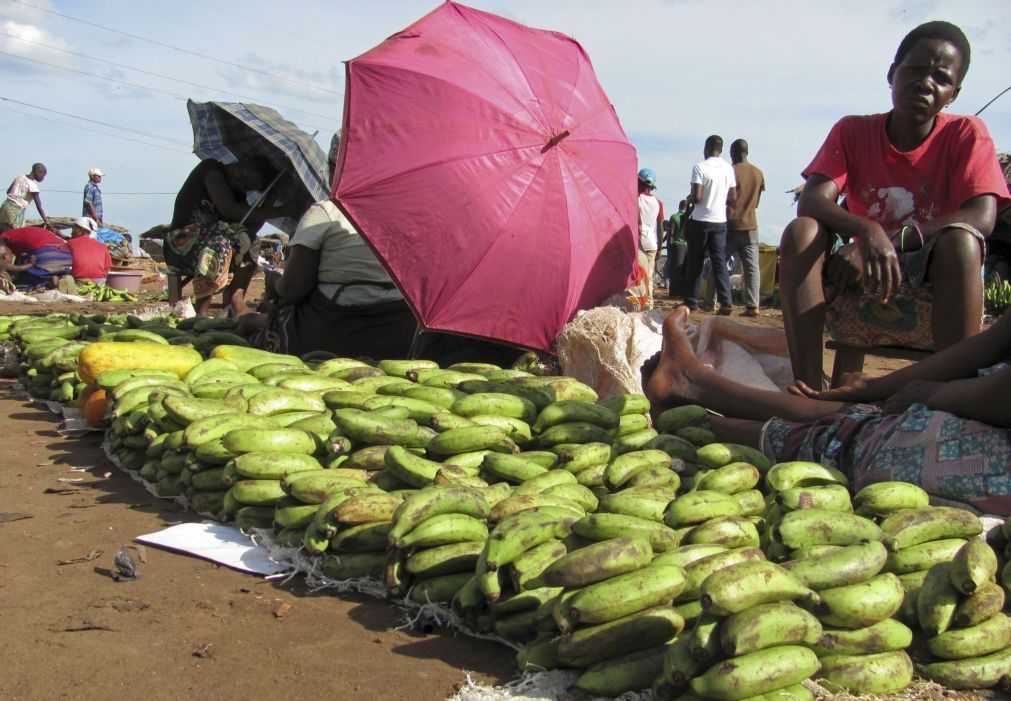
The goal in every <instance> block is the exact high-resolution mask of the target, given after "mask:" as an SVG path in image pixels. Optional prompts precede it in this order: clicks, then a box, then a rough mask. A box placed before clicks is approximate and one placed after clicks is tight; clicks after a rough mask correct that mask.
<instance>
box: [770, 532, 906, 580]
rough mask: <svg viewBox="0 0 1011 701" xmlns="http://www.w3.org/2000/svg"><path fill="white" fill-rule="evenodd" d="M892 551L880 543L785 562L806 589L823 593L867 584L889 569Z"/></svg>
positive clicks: (846, 547) (870, 542) (860, 544)
mask: <svg viewBox="0 0 1011 701" xmlns="http://www.w3.org/2000/svg"><path fill="white" fill-rule="evenodd" d="M887 558H888V551H887V550H885V546H884V545H882V544H881V543H880V542H878V541H876V540H872V541H868V542H866V543H857V544H855V545H847V546H845V547H841V548H839V549H838V550H833V551H830V552H827V553H825V554H822V555H817V556H814V557H806V558H802V559H799V560H790V561H789V562H784V563H783V565H782V566H783V567H784V568H785V569H786V570H788V571H789V572H790V574H792V575H793V576H794V577H796V578H797V579H798V580H800V582H801V583H803V584H804V586H806V587H809V588H811V589H814V590H815V591H821V590H823V589H829V588H831V587H840V586H848V585H851V584H858V583H860V582H865V581H867V580H868V579H870V578H871V577H874V576H876V575H877V574H878V573H879V572H881V570H882V568H884V566H885V562H886V560H887Z"/></svg>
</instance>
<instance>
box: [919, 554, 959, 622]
mask: <svg viewBox="0 0 1011 701" xmlns="http://www.w3.org/2000/svg"><path fill="white" fill-rule="evenodd" d="M960 600H961V596H960V592H959V591H958V589H956V588H955V585H954V584H953V583H952V581H951V563H950V562H939V563H937V564H936V565H934V566H933V567H931V568H930V569H929V570H927V574H926V576H925V577H924V578H923V585H922V586H921V587H920V591H919V594H918V595H917V597H916V618H917V620H918V622H919V624H920V628H922V629H923V630H924V631H925V632H926V633H927V635H930V636H934V635H940V634H941V633H943V632H945V631H946V630H948V628H949V627H951V623H952V620H953V619H954V617H955V609H956V608H957V607H958V604H959V601H960Z"/></svg>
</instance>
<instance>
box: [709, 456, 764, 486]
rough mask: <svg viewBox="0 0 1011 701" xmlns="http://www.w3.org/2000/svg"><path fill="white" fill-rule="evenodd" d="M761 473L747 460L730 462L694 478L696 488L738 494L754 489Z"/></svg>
mask: <svg viewBox="0 0 1011 701" xmlns="http://www.w3.org/2000/svg"><path fill="white" fill-rule="evenodd" d="M761 478H762V474H761V473H760V472H759V471H758V468H757V467H755V466H754V465H752V464H751V463H747V462H732V463H730V464H728V465H724V466H723V467H718V468H716V469H715V470H712V471H711V472H708V473H706V474H705V475H704V476H703V477H702V478H701V479H700V480H696V483H695V488H696V489H698V490H711V491H714V492H722V493H723V494H738V493H740V492H745V491H748V490H749V489H754V488H755V486H756V485H757V484H758V481H759V480H760V479H761Z"/></svg>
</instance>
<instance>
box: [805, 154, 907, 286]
mask: <svg viewBox="0 0 1011 701" xmlns="http://www.w3.org/2000/svg"><path fill="white" fill-rule="evenodd" d="M838 197H839V188H838V186H837V185H836V184H835V182H834V181H833V180H831V179H830V178H828V177H826V176H824V175H822V174H821V173H811V174H810V175H809V176H808V178H807V182H806V183H805V184H804V189H803V191H802V192H801V194H800V201H799V202H798V203H797V216H801V217H810V218H812V219H816V220H818V221H819V222H820V223H821V225H822V226H824V227H825V228H826V229H828V230H829V231H832V232H836V233H840V234H846V235H849V236H852V237H855V238H856V243H855V244H849V245H848V246H847V247H844V248H845V249H846V250H845V251H840V253H841V254H842V258H841V260H840V261H839V262H841V263H845V264H846V265H845V268H839V267H837V268H836V269H835V270H833V269H832V268H830V269H829V271H828V273H829V279H830V281H832V282H834V283H836V284H850V283H852V282H855V281H856V280H857V279H860V280H862V281H863V286H864V291H865V292H866V293H867V294H871V295H875V296H879V297H881V298H882V299H888V298H889V297H891V296H892V295H894V294H895V292H897V291H898V289H899V283H900V282H901V281H902V271H901V269H900V268H899V258H898V256H897V255H896V253H895V246H893V245H892V242H891V239H889V237H888V234H887V233H886V232H885V230H884V229H883V228H882V227H881V225H880V224H878V223H877V222H876V221H874V220H872V219H868V218H866V217H861V216H858V215H856V214H853V213H852V212H850V211H849V210H847V209H846V208H845V207H842V206H840V205H839V204H838V202H837V200H838Z"/></svg>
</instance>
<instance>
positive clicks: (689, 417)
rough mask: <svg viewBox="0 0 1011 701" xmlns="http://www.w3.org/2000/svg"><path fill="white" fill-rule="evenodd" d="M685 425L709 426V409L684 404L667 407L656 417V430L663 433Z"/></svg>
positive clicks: (676, 429)
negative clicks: (671, 407)
mask: <svg viewBox="0 0 1011 701" xmlns="http://www.w3.org/2000/svg"><path fill="white" fill-rule="evenodd" d="M686 426H699V427H701V428H709V411H708V410H707V409H706V408H705V407H701V406H698V405H694V404H686V405H684V406H678V407H674V408H673V409H667V410H666V411H663V412H661V413H660V415H659V416H657V418H656V427H657V430H659V431H661V432H663V433H675V432H676V431H678V430H680V429H682V428H685V427H686Z"/></svg>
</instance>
